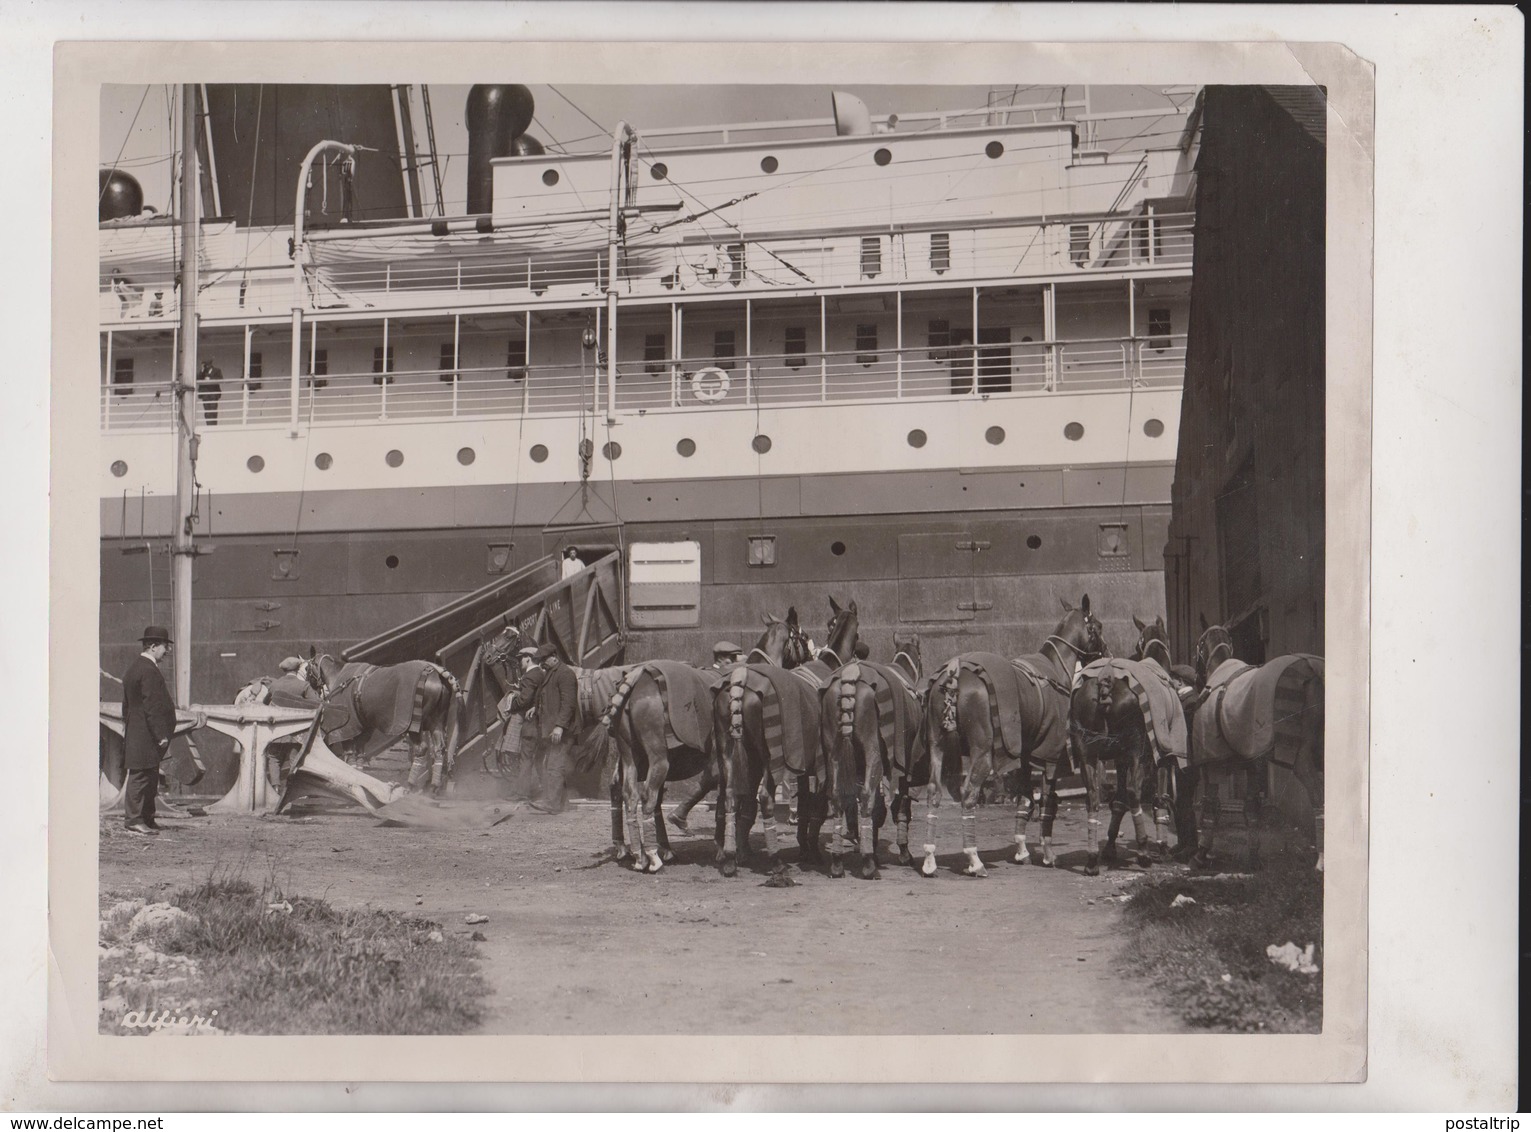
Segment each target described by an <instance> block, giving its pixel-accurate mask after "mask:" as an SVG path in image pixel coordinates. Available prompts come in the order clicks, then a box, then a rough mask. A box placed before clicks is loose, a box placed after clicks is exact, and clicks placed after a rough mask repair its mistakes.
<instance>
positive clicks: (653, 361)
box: [643, 334, 667, 373]
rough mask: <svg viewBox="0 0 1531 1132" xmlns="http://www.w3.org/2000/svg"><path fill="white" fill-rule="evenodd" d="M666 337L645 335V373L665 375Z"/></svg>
mask: <svg viewBox="0 0 1531 1132" xmlns="http://www.w3.org/2000/svg"><path fill="white" fill-rule="evenodd" d="M665 345H666V344H665V336H664V335H663V334H645V335H644V336H643V372H644V373H664V371H665V366H664V362H665V354H666V352H667V351H666V349H665Z"/></svg>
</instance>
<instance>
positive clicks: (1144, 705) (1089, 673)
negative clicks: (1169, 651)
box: [1074, 657, 1190, 769]
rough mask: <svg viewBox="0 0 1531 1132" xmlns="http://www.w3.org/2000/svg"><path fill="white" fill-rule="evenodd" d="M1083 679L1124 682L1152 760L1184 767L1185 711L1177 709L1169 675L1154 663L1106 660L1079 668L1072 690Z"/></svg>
mask: <svg viewBox="0 0 1531 1132" xmlns="http://www.w3.org/2000/svg"><path fill="white" fill-rule="evenodd" d="M1085 677H1094V678H1095V679H1097V680H1118V679H1119V680H1122V681H1124V682H1125V683H1126V685H1127V688H1128V690H1129V691H1130V692H1131V693H1132V695H1133V698H1135V699H1136V700H1137V701H1138V710H1139V711H1140V712H1141V713H1142V715H1143V729H1144V730H1145V731H1147V732H1148V741H1149V742H1150V743H1152V744H1153V746H1154V761H1155V762H1156V763H1157V762H1159V761H1160V760H1161V759H1165V758H1173V759H1174V760H1175V761H1176V762H1178V763H1179V764H1180V766H1181V769H1184V768H1185V766H1186V763H1187V761H1188V760H1189V758H1190V751H1189V736H1188V734H1187V731H1186V723H1185V711H1184V710H1183V709H1182V708H1181V706H1180V694H1179V692H1178V691H1177V689H1176V688H1175V686H1174V684H1173V683H1171V681H1170V678H1169V673H1167V672H1165V671H1164V669H1163V667H1161V666H1160V664H1159V662H1158V661H1156V660H1154V659H1152V658H1150V659H1148V660H1123V659H1119V658H1117V657H1106V658H1105V659H1102V660H1097V661H1094V662H1092V663H1090V664H1087V665H1085V666H1084V667H1083V668H1082V669H1080V670H1079V671H1078V672H1077V673H1076V674H1075V676H1074V687H1076V688H1077V687H1079V685H1080V684H1081V683H1082V682H1083V681H1084V679H1085Z"/></svg>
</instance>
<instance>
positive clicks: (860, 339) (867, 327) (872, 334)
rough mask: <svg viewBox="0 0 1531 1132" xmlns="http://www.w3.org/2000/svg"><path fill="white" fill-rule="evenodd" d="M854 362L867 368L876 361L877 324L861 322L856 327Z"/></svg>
mask: <svg viewBox="0 0 1531 1132" xmlns="http://www.w3.org/2000/svg"><path fill="white" fill-rule="evenodd" d="M856 361H857V362H858V363H860V364H861V365H864V366H869V365H871V364H872V363H873V362H875V361H877V324H876V323H875V322H862V323H858V324H857V325H856Z"/></svg>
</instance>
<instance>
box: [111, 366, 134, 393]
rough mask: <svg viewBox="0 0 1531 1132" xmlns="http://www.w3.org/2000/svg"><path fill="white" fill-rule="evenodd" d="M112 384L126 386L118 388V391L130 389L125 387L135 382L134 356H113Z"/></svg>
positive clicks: (124, 391)
mask: <svg viewBox="0 0 1531 1132" xmlns="http://www.w3.org/2000/svg"><path fill="white" fill-rule="evenodd" d="M112 384H113V385H120V386H123V387H124V388H121V389H118V390H117V392H118V393H126V392H128V390H127V389H126V388H125V387H126V386H129V385H132V384H133V359H132V358H113V359H112Z"/></svg>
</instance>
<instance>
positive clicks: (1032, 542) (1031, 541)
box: [1026, 535, 1042, 550]
mask: <svg viewBox="0 0 1531 1132" xmlns="http://www.w3.org/2000/svg"><path fill="white" fill-rule="evenodd" d="M1026 549H1027V550H1041V549H1042V540H1041V539H1040V538H1038V537H1037V536H1036V535H1027V536H1026Z"/></svg>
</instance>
